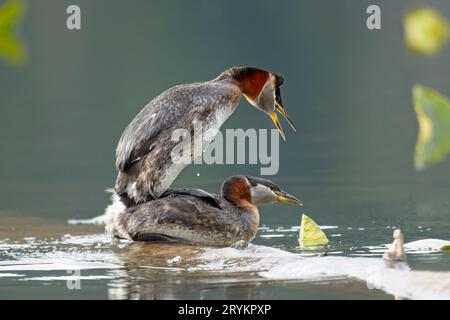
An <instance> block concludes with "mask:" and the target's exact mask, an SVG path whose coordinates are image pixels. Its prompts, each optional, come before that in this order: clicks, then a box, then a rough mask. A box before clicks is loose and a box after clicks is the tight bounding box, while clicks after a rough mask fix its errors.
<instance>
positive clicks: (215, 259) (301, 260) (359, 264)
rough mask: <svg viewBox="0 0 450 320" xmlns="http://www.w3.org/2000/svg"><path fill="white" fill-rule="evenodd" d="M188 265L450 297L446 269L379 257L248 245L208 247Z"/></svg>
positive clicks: (415, 295)
mask: <svg viewBox="0 0 450 320" xmlns="http://www.w3.org/2000/svg"><path fill="white" fill-rule="evenodd" d="M200 259H201V260H202V261H203V263H202V264H200V265H198V266H197V267H193V268H191V270H192V271H195V270H209V271H220V272H230V271H233V272H244V271H246V272H255V273H256V274H258V275H260V276H261V277H264V278H267V279H270V280H303V281H318V280H327V279H332V278H336V277H346V278H354V279H358V280H361V281H365V282H366V283H367V286H368V288H369V289H374V288H376V289H381V290H384V291H385V292H387V293H390V294H393V295H397V296H401V297H405V298H410V299H450V272H424V271H410V269H409V267H408V266H407V265H406V264H403V263H401V264H397V265H396V266H395V267H392V266H389V265H388V264H387V263H386V262H385V261H384V260H382V259H380V258H370V257H338V256H325V257H310V258H306V257H302V256H300V255H298V254H294V253H290V252H287V251H284V250H280V249H275V248H270V247H265V246H257V245H251V244H250V245H249V246H248V247H247V248H245V249H234V248H222V249H211V250H209V251H207V252H205V253H203V254H201V255H200Z"/></svg>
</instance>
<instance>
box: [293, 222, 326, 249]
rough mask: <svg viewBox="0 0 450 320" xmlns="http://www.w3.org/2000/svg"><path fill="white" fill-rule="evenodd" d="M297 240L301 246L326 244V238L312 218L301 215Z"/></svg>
mask: <svg viewBox="0 0 450 320" xmlns="http://www.w3.org/2000/svg"><path fill="white" fill-rule="evenodd" d="M298 242H299V244H300V246H301V247H317V246H323V245H326V244H328V242H329V241H328V238H327V236H326V235H325V233H324V232H323V231H322V230H321V229H320V227H319V226H318V225H317V224H316V223H315V222H314V220H313V219H311V218H310V217H308V216H307V215H306V214H303V216H302V222H301V225H300V233H299V238H298Z"/></svg>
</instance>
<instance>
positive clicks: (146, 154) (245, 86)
mask: <svg viewBox="0 0 450 320" xmlns="http://www.w3.org/2000/svg"><path fill="white" fill-rule="evenodd" d="M282 83H283V78H282V77H281V76H280V75H277V74H275V73H271V72H268V71H264V70H261V69H257V68H250V67H235V68H231V69H229V70H226V71H225V72H223V73H222V74H220V75H219V76H218V77H217V78H216V79H214V80H211V81H207V82H199V83H192V84H185V85H179V86H176V87H173V88H171V89H169V90H167V91H165V92H164V93H162V94H161V95H159V96H158V97H156V98H155V99H153V100H152V101H150V102H149V103H148V104H147V105H146V106H145V107H144V108H143V109H142V110H141V112H139V114H138V115H137V116H136V117H135V118H134V119H133V120H132V121H131V123H130V124H129V125H128V127H127V128H126V129H125V131H124V132H123V134H122V137H121V138H120V141H119V143H118V146H117V149H116V167H117V170H118V172H119V173H118V176H117V179H116V185H115V192H116V193H117V195H119V196H120V197H122V198H123V199H125V200H124V201H127V200H131V201H133V202H134V203H136V204H137V203H143V202H146V201H148V200H151V199H156V198H159V197H160V196H161V195H162V194H163V193H164V192H165V191H166V190H167V189H168V188H169V187H170V186H171V184H172V182H173V181H174V180H175V178H176V177H177V176H178V174H179V173H180V172H181V171H182V170H183V169H184V168H185V167H186V165H187V164H183V163H174V161H172V159H171V153H172V150H173V149H174V148H175V146H177V144H178V143H179V142H177V141H172V139H171V136H172V133H173V132H174V130H176V129H186V130H189V132H191V134H194V139H195V138H196V136H197V135H200V134H201V133H200V132H194V125H193V124H194V122H196V121H198V122H200V123H202V127H203V129H204V131H208V132H209V133H210V134H207V135H203V136H201V138H200V139H202V142H203V143H202V146H203V150H204V149H206V147H207V146H208V145H209V144H210V143H211V141H212V140H213V139H214V137H215V136H216V134H217V132H218V130H219V129H220V127H221V126H222V124H223V123H224V122H225V120H227V118H228V117H229V116H230V115H231V114H232V113H233V112H234V111H235V110H236V108H237V106H238V104H239V102H240V99H241V96H245V97H246V99H247V100H248V101H249V102H250V103H251V104H252V105H253V106H255V107H256V108H257V109H259V110H261V111H263V112H265V113H266V114H268V115H269V116H270V117H271V118H272V120H273V122H274V123H275V125H276V127H277V128H278V131H279V133H280V135H281V136H282V137H283V139H284V140H285V135H284V132H283V129H282V127H281V125H280V122H279V120H278V117H277V114H276V113H275V110H277V111H278V112H279V113H280V114H281V115H282V116H283V117H284V118H285V119H286V120H287V121H288V123H289V125H290V126H291V127H292V129H293V130H294V131H295V127H294V124H293V123H292V121H291V119H290V118H289V116H288V115H287V114H286V111H285V110H284V108H283V105H282V101H281V95H280V86H281V85H282ZM197 131H198V130H197Z"/></svg>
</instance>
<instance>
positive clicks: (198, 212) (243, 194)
mask: <svg viewBox="0 0 450 320" xmlns="http://www.w3.org/2000/svg"><path fill="white" fill-rule="evenodd" d="M114 197H116V199H113V202H114V203H113V205H111V207H110V209H109V210H108V211H107V215H109V218H108V220H107V225H106V229H107V231H108V233H110V234H111V235H113V236H115V237H118V238H125V239H130V240H136V241H159V242H161V241H162V242H167V241H169V242H189V243H195V244H202V245H210V246H228V245H231V244H233V243H236V242H238V241H241V240H243V241H250V240H251V239H253V238H254V236H255V235H256V231H257V229H258V226H259V211H258V208H257V207H256V205H258V204H263V203H272V202H277V201H282V202H287V203H290V204H295V205H302V202H301V201H300V200H298V199H296V198H295V197H293V196H291V195H289V194H287V193H286V192H284V191H282V190H281V189H280V188H279V187H277V186H276V185H274V184H273V183H272V182H271V181H269V180H265V179H261V178H255V177H250V176H240V175H239V176H232V177H230V178H228V179H227V180H226V181H225V182H224V183H223V185H222V189H221V193H220V195H215V194H210V193H208V192H206V191H203V190H200V189H169V190H167V191H166V192H165V193H164V194H163V195H162V196H161V197H160V198H159V199H156V200H151V201H148V202H145V203H141V204H134V203H133V202H132V201H129V202H128V205H129V206H127V201H126V200H125V199H120V198H119V197H118V196H117V195H115V196H114ZM118 202H120V203H118Z"/></svg>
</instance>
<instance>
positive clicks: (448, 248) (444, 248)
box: [442, 246, 450, 252]
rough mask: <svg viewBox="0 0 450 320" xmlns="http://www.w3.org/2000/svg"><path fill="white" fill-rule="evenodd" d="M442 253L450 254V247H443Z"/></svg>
mask: <svg viewBox="0 0 450 320" xmlns="http://www.w3.org/2000/svg"><path fill="white" fill-rule="evenodd" d="M442 251H445V252H450V246H444V247H442Z"/></svg>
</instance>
